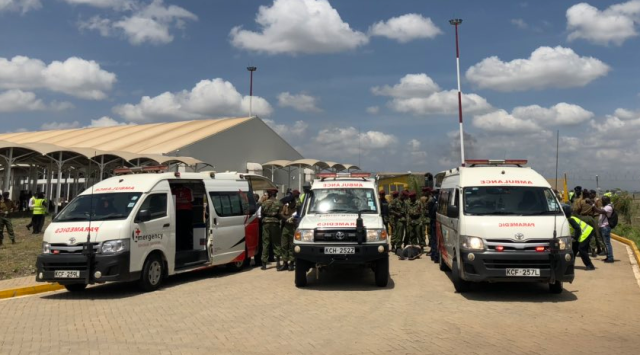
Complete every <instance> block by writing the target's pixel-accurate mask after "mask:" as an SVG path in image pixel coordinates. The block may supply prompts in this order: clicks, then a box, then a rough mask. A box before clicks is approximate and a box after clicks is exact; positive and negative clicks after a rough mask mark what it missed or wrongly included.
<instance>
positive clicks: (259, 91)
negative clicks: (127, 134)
mask: <svg viewBox="0 0 640 355" xmlns="http://www.w3.org/2000/svg"><path fill="white" fill-rule="evenodd" d="M454 17H460V18H462V19H463V20H464V21H463V24H462V25H461V27H460V45H461V74H462V91H463V93H464V94H465V102H464V105H463V109H464V118H465V133H466V134H467V135H468V137H467V142H468V144H467V145H466V155H467V158H504V157H508V158H509V157H511V158H526V159H529V161H530V162H531V165H532V166H533V167H534V168H536V169H537V170H539V171H541V172H543V173H544V174H545V175H547V176H552V175H553V172H554V167H555V160H554V157H555V132H556V131H557V130H560V135H561V150H560V153H561V154H560V156H561V160H560V164H561V167H560V171H561V172H567V173H569V175H570V177H571V179H572V181H575V182H576V183H581V184H582V185H588V186H594V185H595V181H590V180H594V177H595V175H596V174H598V175H600V181H601V184H602V185H603V186H604V187H605V188H607V187H618V186H620V187H624V188H631V189H640V187H636V185H638V181H640V167H639V166H640V165H639V163H640V157H639V156H640V155H639V154H638V153H639V152H640V140H639V139H638V137H640V96H639V95H640V87H639V85H638V83H639V80H638V78H640V67H639V66H638V64H637V63H640V50H639V49H640V38H638V31H640V0H631V1H626V2H625V1H621V2H616V1H593V0H592V1H590V2H587V3H579V2H577V1H490V2H489V1H482V2H480V1H455V2H453V1H411V0H396V1H366V2H365V1H336V0H333V1H325V0H275V1H204V0H183V1H176V0H164V1H160V0H155V1H152V0H0V123H1V126H0V131H5V132H6V131H17V130H39V129H54V128H76V127H86V126H91V125H93V126H95V125H114V124H141V123H149V122H163V121H175V120H181V119H202V118H207V117H226V116H246V115H247V113H248V98H247V97H246V95H248V92H249V82H248V81H249V80H248V78H249V77H248V72H247V71H246V66H247V65H248V64H251V65H255V66H257V67H258V71H257V72H256V73H255V82H254V95H255V96H254V99H253V108H254V113H257V114H258V115H259V116H260V117H261V118H263V119H265V120H266V121H267V122H268V123H269V124H270V125H271V126H272V127H273V128H274V129H275V130H276V131H278V132H279V133H281V135H282V136H283V137H284V138H285V139H287V140H288V141H289V142H290V143H291V144H292V145H293V146H295V147H296V148H297V149H298V150H299V151H300V152H301V153H302V154H304V155H305V156H306V157H309V158H318V159H326V160H334V161H339V162H345V163H355V164H357V163H358V162H360V165H361V166H363V168H365V169H367V170H372V171H381V170H395V171H407V170H411V171H432V172H433V171H439V170H442V169H446V168H450V167H452V166H455V165H456V164H458V162H459V148H458V146H457V141H458V138H457V135H456V134H457V130H458V123H457V122H458V121H457V103H456V101H455V95H456V94H455V92H454V91H450V90H454V89H456V76H455V44H454V32H453V27H452V26H451V25H449V23H448V20H449V19H451V18H454ZM493 57H495V58H493ZM452 98H453V101H452ZM359 147H360V148H359ZM579 179H584V180H579ZM594 187H595V186H594Z"/></svg>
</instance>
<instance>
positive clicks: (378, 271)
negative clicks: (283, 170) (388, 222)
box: [293, 173, 389, 287]
mask: <svg viewBox="0 0 640 355" xmlns="http://www.w3.org/2000/svg"><path fill="white" fill-rule="evenodd" d="M316 178H317V179H316V180H314V181H313V184H312V185H311V191H310V193H308V194H307V195H306V196H305V201H304V204H303V206H302V213H301V219H300V223H299V225H298V229H297V230H296V232H295V236H294V241H293V244H294V249H293V252H294V257H295V265H296V269H295V270H296V274H295V284H296V286H297V287H304V286H306V285H307V271H309V269H310V268H313V267H318V268H319V267H326V266H330V265H344V264H352V265H364V266H368V267H371V268H372V269H373V271H374V273H375V280H376V285H377V286H379V287H386V286H387V282H388V280H389V256H388V252H389V245H388V241H387V231H386V230H385V227H384V223H383V221H382V216H381V211H380V203H379V201H378V193H377V184H376V181H375V180H372V179H371V174H369V173H346V174H341V173H320V174H317V175H316Z"/></svg>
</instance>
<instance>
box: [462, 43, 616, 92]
mask: <svg viewBox="0 0 640 355" xmlns="http://www.w3.org/2000/svg"><path fill="white" fill-rule="evenodd" d="M609 69H610V68H609V66H608V65H606V64H605V63H603V62H601V61H600V60H598V59H596V58H593V57H580V56H578V55H577V54H576V53H575V52H574V51H573V50H572V49H570V48H564V47H560V46H558V47H555V48H551V47H540V48H538V49H536V50H535V51H533V53H531V56H530V57H529V58H527V59H514V60H512V61H510V62H503V61H501V60H500V58H498V57H496V56H493V57H489V58H485V59H484V60H482V61H481V62H480V63H477V64H475V65H473V66H471V67H470V68H469V69H468V70H467V74H466V77H467V80H469V81H470V82H472V83H473V84H475V85H476V86H478V87H480V88H485V89H493V90H497V91H525V90H531V89H536V90H541V89H546V88H571V87H581V86H585V85H587V84H589V83H590V82H592V81H593V80H595V79H597V78H599V77H602V76H605V75H607V73H608V72H609Z"/></svg>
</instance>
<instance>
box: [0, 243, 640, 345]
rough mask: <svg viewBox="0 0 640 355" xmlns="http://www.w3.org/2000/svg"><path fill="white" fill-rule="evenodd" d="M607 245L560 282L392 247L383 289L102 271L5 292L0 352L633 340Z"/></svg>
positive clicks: (636, 301)
mask: <svg viewBox="0 0 640 355" xmlns="http://www.w3.org/2000/svg"><path fill="white" fill-rule="evenodd" d="M615 253H616V259H617V260H618V262H616V263H614V264H605V263H603V262H602V261H600V260H601V259H602V258H601V257H600V258H598V260H595V261H594V263H595V265H596V266H597V267H598V269H597V270H596V271H592V272H587V271H585V270H584V269H583V268H582V266H581V265H580V266H578V268H579V269H578V270H577V276H576V281H575V282H574V283H573V284H566V285H565V292H564V293H563V294H561V295H551V294H549V293H548V290H547V287H546V285H541V284H482V285H477V287H475V288H474V290H473V292H471V293H468V294H457V293H455V292H454V289H453V285H452V284H451V281H450V279H449V276H448V274H447V273H443V272H441V271H439V270H438V266H437V265H436V264H433V263H431V262H430V261H429V260H428V259H424V258H423V259H419V260H414V261H400V260H397V259H396V258H392V260H391V278H392V280H391V281H390V282H389V286H388V287H387V288H384V289H380V288H377V287H375V286H374V278H373V273H372V272H371V271H369V270H364V269H349V270H327V271H325V272H321V273H320V279H319V280H315V277H316V274H315V271H312V272H311V273H310V274H309V279H310V283H309V287H308V288H305V289H297V288H295V286H294V284H293V272H276V271H275V269H273V268H272V269H269V270H267V271H261V270H259V269H257V268H254V269H248V270H247V271H244V272H240V273H231V272H228V271H226V270H225V269H224V268H222V269H220V268H218V269H212V270H205V271H201V272H196V273H191V274H186V275H178V276H174V277H171V278H169V279H168V280H167V283H166V285H165V287H164V288H162V289H161V290H159V291H157V292H153V293H139V292H138V291H137V289H136V288H135V287H134V286H133V285H130V284H108V285H101V286H96V287H93V288H90V289H88V290H87V291H86V292H84V293H80V294H72V293H70V292H67V291H57V292H50V293H45V294H39V295H34V296H26V297H21V298H14V299H6V300H1V301H0V319H1V320H2V331H0V354H261V355H264V354H278V355H281V354H443V353H461V354H514V353H521V354H545V355H547V354H551V353H560V354H599V353H601V354H637V353H640V336H639V335H638V325H640V288H639V287H638V284H637V282H636V279H635V278H634V275H633V272H632V269H631V265H630V262H629V258H628V255H627V252H626V250H625V248H624V247H623V246H622V244H619V243H617V242H616V243H615ZM578 263H580V262H578ZM312 279H313V280H312ZM24 280H26V279H24ZM13 282H14V283H16V282H18V281H13ZM3 283H4V282H3ZM25 283H26V281H25ZM0 288H3V284H2V283H0Z"/></svg>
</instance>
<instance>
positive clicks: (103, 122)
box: [87, 116, 132, 127]
mask: <svg viewBox="0 0 640 355" xmlns="http://www.w3.org/2000/svg"><path fill="white" fill-rule="evenodd" d="M129 124H132V123H129ZM125 125H127V123H124V122H118V121H116V120H114V119H113V118H111V117H108V116H102V117H100V118H98V119H95V120H91V124H90V125H88V126H87V127H113V126H125Z"/></svg>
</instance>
